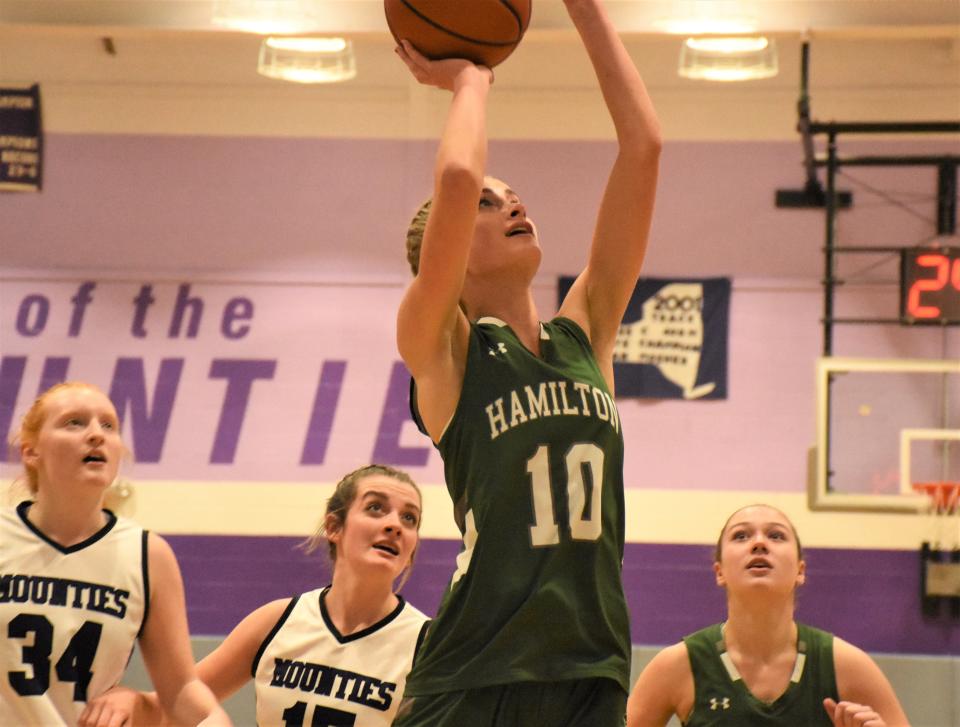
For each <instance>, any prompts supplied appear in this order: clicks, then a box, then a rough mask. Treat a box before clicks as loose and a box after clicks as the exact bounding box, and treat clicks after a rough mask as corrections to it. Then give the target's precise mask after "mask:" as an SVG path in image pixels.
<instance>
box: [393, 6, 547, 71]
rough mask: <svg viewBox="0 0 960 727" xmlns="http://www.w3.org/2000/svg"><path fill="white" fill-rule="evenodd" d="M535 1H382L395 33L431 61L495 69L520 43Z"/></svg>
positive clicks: (398, 39)
mask: <svg viewBox="0 0 960 727" xmlns="http://www.w3.org/2000/svg"><path fill="white" fill-rule="evenodd" d="M530 3H531V0H383V9H384V11H385V12H386V15H387V25H388V26H390V32H391V33H393V37H394V38H395V39H396V40H397V42H398V43H399V42H400V40H401V39H406V40H409V41H410V42H411V43H413V45H414V46H415V47H416V49H417V50H418V51H420V52H421V53H423V54H424V55H425V56H427V57H428V58H433V59H435V60H437V59H440V58H467V59H469V60H471V61H473V62H474V63H478V64H482V65H485V66H488V67H489V68H493V67H494V66H495V65H497V64H498V63H501V62H502V61H503V60H504V59H505V58H506V57H507V56H508V55H510V54H511V53H512V52H513V49H514V48H516V47H517V45H518V44H519V43H520V40H521V38H523V34H524V33H525V32H526V30H527V26H528V25H530Z"/></svg>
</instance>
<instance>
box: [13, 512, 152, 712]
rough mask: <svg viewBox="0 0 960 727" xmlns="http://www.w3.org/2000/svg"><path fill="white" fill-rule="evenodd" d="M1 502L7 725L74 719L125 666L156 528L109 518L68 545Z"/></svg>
mask: <svg viewBox="0 0 960 727" xmlns="http://www.w3.org/2000/svg"><path fill="white" fill-rule="evenodd" d="M30 504H31V503H29V502H23V503H21V504H20V505H19V506H18V507H17V508H16V509H13V508H3V509H0V725H2V726H3V727H11V726H16V727H28V726H31V725H42V726H43V727H53V726H56V725H74V724H76V721H77V718H78V717H79V716H80V713H81V712H82V711H83V708H84V706H85V705H86V702H87V700H88V699H92V698H93V697H95V696H97V695H99V694H101V693H102V692H104V691H106V690H107V689H109V688H110V687H112V686H114V685H115V684H116V683H117V682H118V681H119V680H120V677H121V675H122V674H123V671H124V669H125V668H126V666H127V661H128V660H129V659H130V653H131V651H132V650H133V645H134V641H135V640H136V638H137V635H138V634H139V632H140V628H141V626H142V625H143V621H144V618H145V604H146V603H147V600H148V593H149V590H148V580H147V550H146V546H147V534H146V532H145V531H144V530H142V529H141V528H139V527H137V526H136V525H134V524H133V523H131V522H130V521H128V520H124V519H122V518H117V517H116V516H115V515H114V514H113V513H111V512H108V511H105V512H106V513H107V518H108V522H107V524H106V525H105V526H104V527H103V529H102V530H100V531H99V532H98V533H96V534H95V535H93V536H91V537H90V538H88V539H87V540H85V541H84V542H82V543H78V544H77V545H73V546H71V547H69V548H64V547H62V546H60V545H59V544H57V543H55V542H53V541H52V540H50V539H49V538H47V536H46V535H44V534H43V533H42V532H40V531H39V530H38V529H37V528H36V527H34V526H33V524H32V523H30V522H29V521H28V520H27V516H26V513H27V511H28V509H29V507H30Z"/></svg>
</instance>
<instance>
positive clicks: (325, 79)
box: [257, 37, 357, 83]
mask: <svg viewBox="0 0 960 727" xmlns="http://www.w3.org/2000/svg"><path fill="white" fill-rule="evenodd" d="M257 73H259V74H260V75H262V76H267V77H269V78H277V79H280V80H283V81H295V82H297V83H336V82H338V81H347V80H349V79H351V78H353V77H355V76H356V75H357V63H356V58H355V57H354V54H353V43H352V42H351V41H349V40H346V39H345V38H274V37H270V38H264V40H263V42H262V43H261V44H260V59H259V61H258V62H257Z"/></svg>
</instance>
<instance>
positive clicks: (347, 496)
mask: <svg viewBox="0 0 960 727" xmlns="http://www.w3.org/2000/svg"><path fill="white" fill-rule="evenodd" d="M374 475H383V476H384V477H389V478H391V479H393V480H397V481H398V482H403V483H405V484H408V485H410V486H411V487H412V488H413V489H414V490H416V493H417V497H419V498H420V501H421V502H422V501H423V494H422V493H421V492H420V488H419V487H417V483H416V482H414V481H413V478H412V477H410V475H408V474H407V473H406V472H404V471H403V470H398V469H395V468H393V467H389V466H387V465H382V464H368V465H366V466H364V467H360V468H359V469H355V470H354V471H353V472H350V473H348V474H346V475H344V477H343V479H341V480H340V481H339V482H338V483H337V486H336V487H335V488H334V490H333V494H332V495H331V496H330V499H328V500H327V509H326V512H325V513H324V515H323V520H322V521H321V522H320V527H319V528H317V531H316V532H315V533H314V534H313V535H311V536H310V537H309V538H307V539H306V540H305V541H303V543H301V547H302V548H303V550H304V551H305V552H307V553H312V552H314V551H315V550H318V549H319V548H321V547H323V544H324V542H326V544H327V553H328V554H329V556H330V561H331V563H333V564H334V566H336V563H337V544H336V543H334V542H331V541H330V540H329V539H328V538H327V534H328V528H327V521H328V520H329V519H330V517H331V516H332V517H333V519H334V520H336V522H337V529H338V530H342V529H343V528H344V527H346V524H347V512H348V511H349V510H350V506H351V505H353V501H354V500H356V499H357V488H358V486H359V484H360V482H361V481H362V480H364V479H366V478H367V477H372V476H374ZM419 532H420V523H419V521H418V522H417V533H418V535H419ZM417 546H419V540H418V542H417ZM416 554H417V548H416V547H414V549H413V552H412V553H411V554H410V562H409V563H408V564H407V567H406V568H404V570H403V573H402V575H401V577H400V582H399V584H398V585H397V590H398V591H399V590H400V589H401V588H403V584H404V583H406V582H407V579H408V578H409V577H410V573H411V572H412V571H413V560H414V557H415V556H416Z"/></svg>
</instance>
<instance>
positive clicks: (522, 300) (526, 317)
mask: <svg viewBox="0 0 960 727" xmlns="http://www.w3.org/2000/svg"><path fill="white" fill-rule="evenodd" d="M469 292H470V294H471V295H470V297H469V298H468V297H467V295H466V293H467V291H466V290H465V291H464V293H465V295H464V300H465V302H466V307H467V316H468V317H469V319H470V320H471V321H477V320H479V319H481V318H485V317H493V318H499V319H500V320H501V321H503V322H504V323H506V324H507V325H508V326H510V328H511V329H512V330H513V332H514V333H515V334H516V335H517V337H518V338H519V339H520V341H521V343H523V345H524V346H526V347H527V348H528V349H529V350H531V351H533V352H534V353H535V354H537V355H539V353H540V316H539V314H538V313H537V307H536V305H535V304H534V302H533V293H532V291H531V290H530V289H529V288H528V287H524V288H521V289H518V290H511V289H510V288H507V287H503V286H501V287H499V288H497V287H489V288H487V287H485V286H473V287H472V289H471V290H470V291H469Z"/></svg>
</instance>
